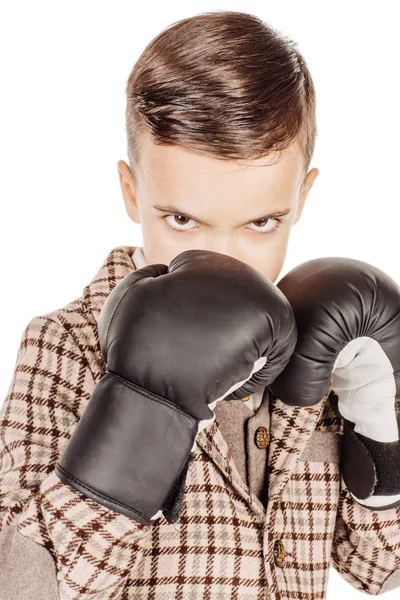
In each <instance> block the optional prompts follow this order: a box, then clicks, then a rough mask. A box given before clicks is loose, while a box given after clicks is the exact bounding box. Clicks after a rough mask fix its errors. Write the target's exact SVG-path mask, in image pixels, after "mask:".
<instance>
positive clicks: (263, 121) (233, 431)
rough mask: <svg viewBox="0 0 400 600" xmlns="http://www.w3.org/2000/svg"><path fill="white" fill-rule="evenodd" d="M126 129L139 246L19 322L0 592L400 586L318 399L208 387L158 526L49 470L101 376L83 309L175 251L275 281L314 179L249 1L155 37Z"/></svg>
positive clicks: (282, 593) (128, 201)
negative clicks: (202, 417) (63, 299)
mask: <svg viewBox="0 0 400 600" xmlns="http://www.w3.org/2000/svg"><path fill="white" fill-rule="evenodd" d="M126 124H127V136H128V156H129V163H130V164H129V166H128V165H127V164H126V163H125V162H124V161H119V162H118V172H119V177H120V183H121V189H122V195H123V198H124V202H125V206H126V210H127V212H128V215H129V216H130V218H131V219H132V220H133V221H134V222H135V223H140V225H141V227H142V232H143V247H132V246H119V247H117V248H114V249H113V250H112V251H111V252H110V254H109V255H108V256H107V258H106V260H105V261H104V262H103V264H102V266H101V268H100V270H99V271H98V273H97V274H96V275H95V276H94V278H93V279H92V281H91V282H90V283H89V284H88V285H87V286H86V287H85V288H84V290H83V295H82V297H80V298H77V299H75V300H73V301H72V302H70V303H69V304H68V305H67V306H66V307H64V308H61V309H58V310H55V311H53V312H51V313H48V314H46V315H42V316H38V317H35V318H33V319H32V320H31V321H30V323H29V324H28V325H27V327H26V329H25V331H24V334H23V337H22V340H21V344H20V348H19V351H18V356H17V361H16V368H15V373H14V377H13V380H12V382H11V386H10V389H9V393H8V395H7V397H6V399H5V402H4V405H3V408H2V412H1V414H0V418H1V420H0V444H1V445H0V452H1V453H0V456H1V463H0V466H1V470H0V489H1V495H0V560H1V564H2V571H1V575H0V598H7V599H8V600H10V599H12V598H18V599H19V600H21V599H22V598H30V599H34V598H40V599H41V600H44V599H47V598H49V599H50V598H52V599H55V598H63V599H66V598H80V599H82V600H87V599H89V598H98V599H102V600H105V599H111V598H112V599H121V600H126V599H128V598H135V599H137V600H139V599H145V598H150V597H152V598H157V599H160V600H162V599H165V600H166V599H167V598H175V597H177V598H179V597H182V598H191V599H195V598H197V599H200V598H213V599H214V598H219V599H221V600H222V599H225V598H226V599H228V598H229V599H230V598H238V599H248V600H250V599H261V598H271V599H275V598H280V599H281V600H288V599H289V598H290V599H291V600H293V598H300V597H301V598H302V599H303V600H311V599H315V598H323V597H325V594H326V588H327V582H328V573H329V567H330V565H331V564H332V565H333V566H334V567H335V568H336V569H337V570H338V572H339V573H341V574H342V575H343V577H344V578H345V579H346V580H347V581H348V582H349V583H350V584H351V585H352V586H354V587H355V588H356V589H359V590H362V591H364V592H367V593H368V594H371V595H376V594H380V593H383V592H385V591H388V590H392V589H395V588H397V587H399V586H400V570H399V568H400V553H399V550H398V549H397V548H396V546H398V545H399V544H398V542H399V533H398V532H399V523H400V510H387V511H382V512H379V513H378V512H377V511H367V510H362V508H361V507H360V506H359V505H357V504H356V503H355V502H353V501H352V499H351V496H350V494H349V492H348V490H347V488H346V486H345V483H344V481H343V479H342V477H341V473H340V468H339V459H340V451H339V448H340V436H341V435H342V433H343V422H342V420H340V419H339V418H338V417H337V415H336V414H335V412H334V411H333V409H332V407H331V405H330V402H329V394H327V395H326V396H325V397H324V398H323V399H321V402H320V403H319V404H318V405H316V406H312V407H299V406H296V407H293V406H287V405H285V404H284V403H283V402H281V401H280V400H279V399H278V398H276V397H274V396H273V395H272V394H271V393H269V391H268V390H267V388H265V389H264V390H261V391H260V392H257V393H255V394H253V395H252V396H251V397H250V398H243V399H242V400H231V401H230V402H219V403H218V404H217V406H216V408H215V414H216V419H215V421H214V422H213V423H212V424H211V425H210V426H209V427H207V428H205V429H203V430H202V431H200V433H199V434H198V436H197V438H196V442H197V444H196V448H195V450H194V451H193V452H192V455H191V457H190V461H189V468H188V472H187V479H186V482H185V488H184V489H181V490H180V491H179V493H177V495H176V498H175V505H174V506H173V507H172V508H173V510H174V515H175V517H176V519H174V520H173V521H172V522H171V521H169V520H167V519H166V518H165V516H164V515H163V514H161V516H160V517H159V518H158V519H156V520H155V522H154V524H152V525H140V524H138V523H136V522H134V521H133V520H131V519H129V518H127V517H125V516H124V515H121V514H116V513H114V512H112V511H110V510H108V509H107V508H105V507H102V506H101V505H99V504H97V503H96V502H94V501H92V500H91V499H89V498H86V497H85V496H84V495H83V494H81V493H79V492H77V491H76V490H74V489H72V488H71V487H69V486H67V485H64V484H63V483H62V482H61V481H60V480H59V479H58V478H57V476H56V475H55V473H54V466H55V464H56V462H57V459H58V457H59V456H60V454H61V453H62V450H63V448H64V447H65V445H66V443H67V441H68V439H69V438H70V436H71V434H72V431H73V430H74V427H75V426H76V424H77V422H78V421H79V419H80V417H81V415H82V413H83V411H84V409H85V407H86V405H87V403H88V401H89V400H90V397H91V393H92V391H93V389H94V386H95V384H96V382H97V381H99V379H101V377H102V376H103V374H104V370H105V365H104V361H103V359H102V357H101V353H100V349H99V343H98V336H97V320H98V316H99V313H100V311H101V308H102V306H103V304H104V301H105V299H106V298H107V296H108V295H109V293H110V292H111V291H112V289H113V288H114V287H115V286H116V285H117V284H118V282H119V281H121V279H123V278H124V277H125V276H126V275H127V274H129V273H130V272H131V271H132V270H134V269H138V268H141V267H143V266H145V265H147V264H153V263H164V264H169V262H170V261H171V260H172V258H174V257H175V256H176V255H177V254H179V253H180V252H182V251H184V250H187V249H190V248H202V249H208V250H214V251H216V252H221V253H224V254H228V255H231V256H234V257H235V258H238V259H240V260H242V261H243V262H245V263H248V264H249V265H251V266H252V267H254V268H255V269H257V270H258V271H260V272H261V273H263V274H264V275H265V276H266V277H268V278H269V279H270V280H271V281H273V282H274V281H275V280H276V278H277V277H278V275H279V273H280V271H281V269H282V266H283V262H284V258H285V254H286V248H287V244H288V239H289V234H290V231H291V227H292V226H293V225H294V224H295V223H296V222H297V221H298V219H299V218H300V216H301V213H302V210H303V207H304V203H305V200H306V197H307V195H308V193H309V191H310V189H311V187H312V185H313V183H314V181H315V179H316V176H317V174H318V170H317V169H311V170H310V171H309V164H310V161H311V158H312V153H313V148H314V141H315V135H316V125H315V92H314V87H313V83H312V79H311V77H310V74H309V72H308V69H307V67H306V64H305V62H304V60H303V59H302V57H301V56H300V54H299V52H298V51H297V50H296V49H295V48H294V47H293V46H292V45H291V43H290V42H289V41H288V40H285V39H283V38H282V37H281V36H279V35H278V33H277V32H276V31H274V30H273V29H272V28H270V27H267V26H266V25H265V24H264V23H263V22H262V21H260V20H259V19H258V18H256V17H254V16H252V15H249V14H246V13H238V12H229V11H226V12H213V13H205V14H202V15H197V16H195V17H192V18H190V19H184V20H182V21H180V22H178V23H175V24H174V25H173V26H171V27H169V28H167V29H166V30H165V31H163V32H161V34H159V36H157V37H156V38H155V39H154V40H153V41H152V42H151V43H150V44H149V45H148V46H147V47H146V49H145V50H144V52H143V53H142V55H141V57H140V58H139V60H138V62H137V64H136V65H135V67H134V69H133V71H132V73H131V75H130V77H129V80H128V85H127V112H126ZM276 155H277V157H276ZM271 158H272V159H276V160H273V161H272V162H271V160H270V159H271ZM182 218H183V221H186V219H188V220H189V221H188V223H186V222H184V223H182V222H181V219H182ZM191 221H193V222H194V223H196V226H190V227H189V226H188V224H189V223H190V222H191ZM396 536H397V540H396ZM396 542H397V544H396Z"/></svg>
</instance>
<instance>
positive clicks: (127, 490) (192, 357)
mask: <svg viewBox="0 0 400 600" xmlns="http://www.w3.org/2000/svg"><path fill="white" fill-rule="evenodd" d="M98 330H99V339H100V348H101V352H102V356H103V357H104V360H105V362H106V372H105V374H104V376H103V377H102V379H101V380H100V381H99V382H98V383H97V385H96V387H95V389H94V391H93V393H92V396H91V398H90V400H89V402H88V405H87V407H86V408H85V410H84V413H83V415H82V417H81V419H80V420H79V422H78V424H77V426H76V428H75V430H74V431H73V434H72V436H71V438H70V439H69V440H68V443H67V445H66V447H65V449H64V451H63V453H62V455H61V457H60V459H59V461H58V463H57V465H56V469H55V471H56V474H57V476H58V477H59V478H60V479H61V480H62V481H63V482H64V483H66V484H69V485H70V486H72V487H73V488H75V489H77V490H79V491H80V492H82V493H83V494H85V495H86V496H88V497H90V498H92V499H93V500H95V501H97V502H98V503H99V504H102V505H103V506H105V507H107V508H109V509H111V510H113V511H115V512H118V513H121V514H124V515H127V516H128V517H130V518H132V519H134V520H135V521H138V522H139V523H142V524H145V525H148V524H151V523H152V521H153V520H154V519H155V518H157V517H158V516H159V515H160V514H161V512H162V511H163V509H164V508H165V506H168V501H169V500H170V495H171V490H172V489H174V484H175V487H176V486H177V481H179V478H181V480H182V477H183V475H182V474H184V473H185V469H187V463H188V459H189V456H190V454H191V451H192V449H193V447H194V442H195V438H196V434H197V433H198V431H199V430H200V429H201V428H202V427H203V426H205V425H208V424H209V423H211V422H212V421H213V420H214V419H215V414H214V413H213V411H212V410H211V409H212V408H213V407H215V404H216V402H217V401H218V400H222V399H223V398H224V397H225V396H227V395H228V394H230V393H231V392H232V390H235V389H237V388H239V386H243V389H245V390H246V391H247V392H248V391H249V390H256V389H259V388H260V387H261V386H266V385H267V384H268V383H270V382H271V381H272V380H273V379H275V377H276V376H277V375H278V373H279V372H280V371H281V369H283V368H284V366H285V365H286V364H287V361H288V360H289V357H290V354H291V352H292V351H293V349H294V346H295V343H296V336H297V330H296V323H295V319H294V315H293V312H292V309H291V307H290V304H289V302H288V301H287V299H286V298H285V296H284V295H283V294H282V292H281V291H280V290H279V289H278V288H277V287H276V286H275V284H273V283H272V282H271V281H270V280H268V279H267V278H266V277H264V276H263V275H262V274H260V273H259V272H258V271H256V270H255V269H253V268H252V267H250V266H248V265H247V264H245V263H243V262H242V261H239V260H236V259H234V258H231V257H229V256H227V255H224V254H220V253H217V252H211V251H205V250H187V251H185V252H182V253H181V254H179V255H178V256H176V257H175V258H174V259H173V260H172V261H171V264H170V265H169V267H167V266H166V265H163V264H153V265H147V266H146V267H143V268H141V269H138V270H135V271H133V272H131V273H129V275H127V276H126V277H125V278H124V279H123V280H122V281H121V282H119V284H118V285H117V286H116V287H115V288H114V289H113V290H112V292H111V293H110V294H109V296H108V297H107V298H106V300H105V302H104V305H103V308H102V310H101V313H100V317H99V322H98ZM246 382H248V385H247V386H246ZM243 384H245V385H243ZM250 393H251V392H250ZM177 516H178V515H176V514H175V515H173V518H172V519H171V516H170V515H168V517H167V520H169V522H175V520H176V519H177Z"/></svg>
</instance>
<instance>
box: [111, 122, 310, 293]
mask: <svg viewBox="0 0 400 600" xmlns="http://www.w3.org/2000/svg"><path fill="white" fill-rule="evenodd" d="M141 141H142V149H141V152H140V163H139V165H138V170H137V179H138V183H137V185H136V187H135V186H134V183H133V180H132V177H131V172H130V169H129V166H128V165H127V164H126V162H124V161H122V160H120V161H118V164H117V166H118V171H119V177H120V183H121V190H122V195H123V198H124V202H125V207H126V210H127V213H128V215H129V216H130V218H131V219H132V220H133V221H134V222H135V223H140V225H141V228H142V234H143V254H144V256H145V259H146V261H147V262H148V264H155V263H163V264H165V265H168V264H169V263H170V262H171V260H172V259H173V258H174V257H175V256H176V255H178V254H180V253H181V252H183V251H184V250H189V249H193V248H196V249H203V250H213V251H214V252H221V253H223V254H227V255H229V256H232V257H234V258H237V259H239V260H241V261H243V262H245V263H247V264H248V265H250V266H251V267H253V268H254V269H256V270H258V271H260V272H261V273H262V274H263V275H264V276H266V277H267V278H268V279H270V280H271V281H272V282H274V281H275V280H276V279H277V277H278V275H279V273H280V271H281V269H282V266H283V263H284V260H285V256H286V250H287V245H288V241H289V234H290V231H291V228H292V226H293V225H294V224H295V223H296V222H297V221H298V219H299V218H300V216H301V212H302V210H303V206H304V202H305V200H306V197H307V194H308V192H309V190H310V189H311V186H312V184H313V182H314V180H315V178H316V177H317V175H318V169H311V170H310V171H309V173H308V174H307V177H306V178H304V158H303V154H302V152H301V149H300V146H299V145H298V143H297V142H295V143H294V144H292V145H291V146H290V147H289V148H288V149H286V150H285V151H284V152H283V153H282V157H281V158H280V160H279V162H277V163H276V164H273V165H270V164H268V163H270V162H273V161H275V160H277V156H276V155H275V156H272V155H271V156H272V158H270V157H269V156H268V157H264V158H261V159H257V160H246V161H244V160H237V161H229V162H228V161H223V160H220V159H217V158H210V157H208V156H205V155H201V154H197V153H195V152H192V151H189V150H186V149H184V148H181V147H178V146H157V145H155V144H154V143H153V142H152V141H151V139H150V136H149V135H148V134H145V135H143V136H142V138H141ZM261 165H266V166H261ZM255 167H257V168H255ZM162 208H164V211H163V210H162ZM287 210H288V211H289V212H288V213H287V214H286V215H282V216H277V215H276V216H273V214H275V213H277V212H278V211H287ZM279 221H280V222H279Z"/></svg>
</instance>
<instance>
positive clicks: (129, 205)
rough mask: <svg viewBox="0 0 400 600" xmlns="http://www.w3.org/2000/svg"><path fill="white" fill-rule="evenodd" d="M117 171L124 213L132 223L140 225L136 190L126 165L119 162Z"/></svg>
mask: <svg viewBox="0 0 400 600" xmlns="http://www.w3.org/2000/svg"><path fill="white" fill-rule="evenodd" d="M117 169H118V175H119V181H120V184H121V191H122V197H123V199H124V203H125V209H126V212H127V213H128V215H129V217H130V218H131V219H132V221H134V222H135V223H140V215H139V207H138V204H137V198H136V190H135V185H134V183H133V178H132V173H131V170H130V168H129V165H127V164H126V162H125V161H124V160H119V161H118V162H117Z"/></svg>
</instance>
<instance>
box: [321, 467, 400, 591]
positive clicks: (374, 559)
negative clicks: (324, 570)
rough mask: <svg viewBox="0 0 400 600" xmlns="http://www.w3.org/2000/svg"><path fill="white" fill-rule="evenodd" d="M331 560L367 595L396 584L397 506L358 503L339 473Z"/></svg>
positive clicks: (399, 556)
mask: <svg viewBox="0 0 400 600" xmlns="http://www.w3.org/2000/svg"><path fill="white" fill-rule="evenodd" d="M331 561H332V566H333V567H334V568H335V569H336V571H337V572H338V573H340V575H341V576H342V577H343V578H344V579H345V580H346V581H347V582H348V583H350V584H351V585H352V586H353V587H354V588H356V589H358V590H360V591H362V592H364V593H366V594H369V595H371V596H377V595H380V594H383V593H384V592H388V591H390V590H394V589H396V588H399V587H400V507H397V508H392V509H387V510H369V509H367V508H364V507H362V506H360V505H359V504H358V503H357V502H356V501H355V500H354V499H353V498H352V496H351V494H350V492H349V490H348V488H347V486H346V483H345V481H344V479H343V475H342V474H340V495H339V504H338V511H337V518H336V524H335V530H334V535H333V541H332V552H331Z"/></svg>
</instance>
